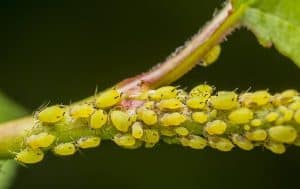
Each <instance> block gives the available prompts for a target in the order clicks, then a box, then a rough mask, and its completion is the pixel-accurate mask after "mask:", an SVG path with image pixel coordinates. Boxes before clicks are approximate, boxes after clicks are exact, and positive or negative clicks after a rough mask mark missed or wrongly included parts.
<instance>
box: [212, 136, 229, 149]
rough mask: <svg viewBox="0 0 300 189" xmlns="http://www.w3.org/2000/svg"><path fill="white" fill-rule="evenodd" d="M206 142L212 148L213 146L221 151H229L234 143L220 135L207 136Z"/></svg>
mask: <svg viewBox="0 0 300 189" xmlns="http://www.w3.org/2000/svg"><path fill="white" fill-rule="evenodd" d="M208 143H209V145H210V146H211V147H212V148H215V149H217V150H220V151H223V152H229V151H231V150H232V148H233V147H234V145H233V144H232V142H231V141H230V140H228V139H226V138H222V137H216V136H214V137H209V139H208Z"/></svg>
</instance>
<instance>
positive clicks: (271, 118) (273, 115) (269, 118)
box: [265, 112, 279, 122]
mask: <svg viewBox="0 0 300 189" xmlns="http://www.w3.org/2000/svg"><path fill="white" fill-rule="evenodd" d="M278 117H279V114H278V113H277V112H270V113H268V114H267V115H266V117H265V120H266V121H267V122H273V121H276V120H277V119H278Z"/></svg>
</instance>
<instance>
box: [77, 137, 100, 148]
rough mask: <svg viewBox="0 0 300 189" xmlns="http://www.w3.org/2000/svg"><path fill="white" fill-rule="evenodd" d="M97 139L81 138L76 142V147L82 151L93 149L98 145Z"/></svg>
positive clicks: (98, 139) (98, 140)
mask: <svg viewBox="0 0 300 189" xmlns="http://www.w3.org/2000/svg"><path fill="white" fill-rule="evenodd" d="M100 142H101V138H99V137H83V138H80V139H79V140H78V141H77V146H78V147H79V148H82V149H87V148H95V147H97V146H99V145H100Z"/></svg>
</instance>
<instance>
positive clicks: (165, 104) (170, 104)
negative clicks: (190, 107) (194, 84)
mask: <svg viewBox="0 0 300 189" xmlns="http://www.w3.org/2000/svg"><path fill="white" fill-rule="evenodd" d="M157 106H158V108H159V109H160V110H178V109H180V108H182V107H183V104H182V103H181V101H180V100H178V99H177V98H170V99H165V100H161V101H160V102H159V103H158V105H157Z"/></svg>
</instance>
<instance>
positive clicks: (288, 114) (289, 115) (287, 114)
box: [278, 106, 294, 122]
mask: <svg viewBox="0 0 300 189" xmlns="http://www.w3.org/2000/svg"><path fill="white" fill-rule="evenodd" d="M278 111H279V112H280V113H281V114H283V116H282V119H283V121H284V122H287V121H290V120H291V119H293V115H294V112H293V110H290V109H288V108H287V107H285V106H279V107H278Z"/></svg>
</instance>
